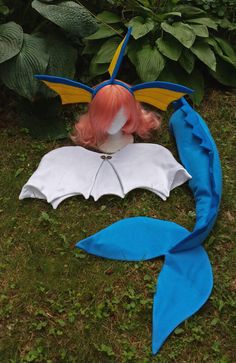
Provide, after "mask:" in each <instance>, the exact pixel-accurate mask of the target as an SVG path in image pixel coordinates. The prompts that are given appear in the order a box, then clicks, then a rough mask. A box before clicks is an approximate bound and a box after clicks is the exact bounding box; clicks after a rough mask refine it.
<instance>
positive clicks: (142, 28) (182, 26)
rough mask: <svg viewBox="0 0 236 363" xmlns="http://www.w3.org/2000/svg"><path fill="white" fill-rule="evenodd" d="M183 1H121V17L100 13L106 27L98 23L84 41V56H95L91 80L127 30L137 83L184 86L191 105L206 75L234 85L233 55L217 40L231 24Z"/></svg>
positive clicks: (222, 39)
mask: <svg viewBox="0 0 236 363" xmlns="http://www.w3.org/2000/svg"><path fill="white" fill-rule="evenodd" d="M183 2H184V1H178V0H175V1H170V2H159V6H156V5H155V3H156V2H154V1H148V0H143V1H136V0H128V1H125V2H124V1H120V2H119V5H120V6H122V15H121V16H120V18H118V17H117V13H114V12H113V11H103V12H101V13H99V14H98V15H97V17H98V18H99V19H102V20H103V22H104V23H106V25H108V26H109V27H108V26H107V28H106V26H105V24H104V23H103V24H102V25H100V27H99V29H98V30H97V32H95V33H94V34H92V35H91V36H89V37H87V38H85V44H86V46H85V49H84V54H89V55H91V54H92V53H94V56H93V58H92V60H91V65H90V75H91V77H94V76H96V75H101V74H103V73H105V72H106V71H107V68H108V64H109V62H110V60H111V59H112V56H113V54H114V44H116V42H117V39H118V36H119V35H121V33H124V32H125V31H126V30H125V27H132V29H133V31H132V36H133V40H131V41H130V42H129V45H128V51H127V55H128V58H129V60H130V61H131V62H132V63H133V65H134V66H135V69H136V72H137V75H138V78H139V79H140V80H141V81H143V82H144V81H153V80H157V79H158V80H163V81H170V82H175V83H181V84H183V85H186V86H189V87H191V88H193V89H195V90H196V92H195V94H194V95H193V99H194V101H195V102H196V103H200V102H201V100H202V98H203V95H204V84H205V78H206V76H207V77H208V75H210V76H211V77H213V78H215V79H216V80H217V81H218V82H220V83H221V84H223V85H225V86H230V87H234V86H236V81H235V79H236V71H235V68H236V54H235V51H234V49H233V47H232V45H231V44H230V42H229V41H227V39H226V37H222V35H221V33H222V32H221V30H222V29H223V28H224V29H225V28H227V30H228V32H230V31H233V30H234V25H233V24H232V23H231V22H230V21H229V20H228V19H227V18H216V17H215V16H214V17H213V16H211V15H209V14H208V13H207V12H206V11H205V10H204V8H203V7H202V8H199V7H195V6H192V5H187V4H185V5H183ZM114 3H117V2H114ZM117 10H119V8H117ZM214 15H216V14H215V13H214ZM222 24H224V27H223V26H222ZM227 24H228V26H226V25H227ZM121 29H123V32H122V30H121ZM117 35H118V36H117ZM108 37H109V40H107V38H108ZM102 39H104V41H103V42H102ZM105 39H106V40H105ZM95 40H96V45H95ZM98 40H99V41H98ZM104 55H105V56H104ZM230 74H231V77H230V76H229V75H230ZM233 75H235V77H234V76H233Z"/></svg>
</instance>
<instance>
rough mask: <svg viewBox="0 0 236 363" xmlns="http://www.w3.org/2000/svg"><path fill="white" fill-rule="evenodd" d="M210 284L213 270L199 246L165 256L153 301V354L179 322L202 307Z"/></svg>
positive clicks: (209, 291) (210, 286)
mask: <svg viewBox="0 0 236 363" xmlns="http://www.w3.org/2000/svg"><path fill="white" fill-rule="evenodd" d="M212 286H213V275H212V269H211V265H210V262H209V258H208V255H207V253H206V252H205V250H204V248H203V247H202V246H199V247H196V248H194V249H192V250H188V251H182V252H178V253H170V254H167V255H166V257H165V264H164V267H163V269H162V271H161V273H160V275H159V277H158V284H157V291H156V294H155V296H154V302H153V327H152V331H153V333H152V352H153V354H156V353H157V352H158V350H159V349H160V347H161V346H162V344H163V343H164V341H165V340H166V338H167V337H168V336H169V334H171V332H172V331H173V330H174V329H175V328H176V327H177V326H178V325H179V324H180V323H181V322H182V321H184V320H185V319H187V318H188V317H190V316H191V315H193V314H194V313H195V312H196V311H198V310H199V309H200V308H201V306H202V305H203V304H204V303H205V302H206V301H207V299H208V297H209V295H210V293H211V290H212Z"/></svg>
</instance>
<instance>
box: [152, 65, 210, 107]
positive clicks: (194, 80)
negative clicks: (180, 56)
mask: <svg viewBox="0 0 236 363" xmlns="http://www.w3.org/2000/svg"><path fill="white" fill-rule="evenodd" d="M159 79H160V80H161V81H166V82H173V83H177V84H181V85H183V86H186V87H189V88H191V89H193V90H194V91H195V92H194V93H193V94H192V95H191V96H190V97H191V98H192V100H193V101H194V103H196V104H197V105H198V104H200V103H201V101H202V99H203V96H204V78H203V75H202V73H201V72H200V71H199V70H197V69H194V70H193V72H192V73H191V76H189V74H187V73H186V72H185V71H184V70H183V69H181V68H180V66H179V65H178V64H177V63H174V62H169V63H168V64H167V65H166V67H165V69H164V70H163V72H162V73H161V74H160V77H159Z"/></svg>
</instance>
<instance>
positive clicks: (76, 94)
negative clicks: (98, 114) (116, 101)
mask: <svg viewBox="0 0 236 363" xmlns="http://www.w3.org/2000/svg"><path fill="white" fill-rule="evenodd" d="M43 82H44V83H45V84H46V85H47V86H48V87H49V88H51V89H52V90H53V91H55V92H56V93H58V94H59V96H60V97H61V101H62V104H63V105H65V104H69V103H87V102H88V103H89V102H91V100H92V95H91V93H90V92H89V91H86V90H85V89H83V88H78V87H74V86H68V85H67V84H62V83H53V82H47V81H43Z"/></svg>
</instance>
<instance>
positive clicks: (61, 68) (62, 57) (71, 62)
mask: <svg viewBox="0 0 236 363" xmlns="http://www.w3.org/2000/svg"><path fill="white" fill-rule="evenodd" d="M44 37H45V36H44ZM44 39H45V42H46V48H47V52H48V54H49V63H48V66H47V69H46V71H45V73H46V74H49V75H52V76H58V77H66V78H72V79H73V78H74V75H75V63H76V60H77V50H76V49H75V48H73V47H72V46H71V45H70V43H68V42H67V40H66V39H65V38H62V37H61V36H60V37H58V36H56V35H48V36H46V37H45V38H44ZM40 84H41V85H42V87H41V89H40V90H43V93H44V95H45V96H48V97H49V96H50V95H51V96H52V95H56V94H55V93H54V92H53V91H51V90H50V89H49V88H48V87H47V86H45V85H44V84H42V82H40Z"/></svg>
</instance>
